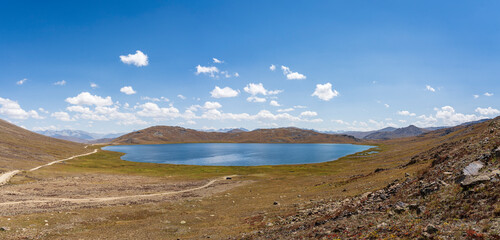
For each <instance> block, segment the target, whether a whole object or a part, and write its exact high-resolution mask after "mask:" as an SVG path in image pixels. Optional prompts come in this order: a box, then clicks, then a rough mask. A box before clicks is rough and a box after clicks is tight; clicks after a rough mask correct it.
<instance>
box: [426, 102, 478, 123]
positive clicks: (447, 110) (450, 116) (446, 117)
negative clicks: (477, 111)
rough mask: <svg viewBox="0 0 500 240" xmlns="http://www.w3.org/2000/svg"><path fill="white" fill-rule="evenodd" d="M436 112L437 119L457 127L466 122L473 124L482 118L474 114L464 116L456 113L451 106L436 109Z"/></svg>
mask: <svg viewBox="0 0 500 240" xmlns="http://www.w3.org/2000/svg"><path fill="white" fill-rule="evenodd" d="M434 110H435V111H436V116H435V117H436V118H437V119H440V120H442V121H443V123H444V124H447V125H457V124H461V123H465V122H471V121H476V120H479V119H480V117H478V116H476V115H474V114H462V113H457V112H455V109H454V108H453V107H451V106H444V107H441V108H434Z"/></svg>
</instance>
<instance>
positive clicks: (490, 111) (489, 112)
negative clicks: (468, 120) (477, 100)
mask: <svg viewBox="0 0 500 240" xmlns="http://www.w3.org/2000/svg"><path fill="white" fill-rule="evenodd" d="M476 112H478V113H479V114H481V115H498V114H500V111H499V110H498V109H494V108H492V107H488V108H480V107H478V108H476Z"/></svg>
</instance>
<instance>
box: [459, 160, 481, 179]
mask: <svg viewBox="0 0 500 240" xmlns="http://www.w3.org/2000/svg"><path fill="white" fill-rule="evenodd" d="M483 167H484V164H483V163H482V162H480V161H474V162H472V163H471V164H469V165H467V167H465V168H464V170H463V171H462V172H463V173H464V175H465V176H469V175H470V176H476V175H477V174H479V170H480V169H481V168H483Z"/></svg>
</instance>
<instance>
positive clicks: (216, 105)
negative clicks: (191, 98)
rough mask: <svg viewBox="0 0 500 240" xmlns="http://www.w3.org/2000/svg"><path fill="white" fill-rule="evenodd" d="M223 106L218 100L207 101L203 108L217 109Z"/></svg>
mask: <svg viewBox="0 0 500 240" xmlns="http://www.w3.org/2000/svg"><path fill="white" fill-rule="evenodd" d="M221 107H222V105H221V104H220V103H218V102H205V104H204V105H203V108H205V109H217V108H221Z"/></svg>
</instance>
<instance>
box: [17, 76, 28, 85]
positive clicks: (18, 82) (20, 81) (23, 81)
mask: <svg viewBox="0 0 500 240" xmlns="http://www.w3.org/2000/svg"><path fill="white" fill-rule="evenodd" d="M26 81H28V79H27V78H23V79H21V80H19V81H17V82H16V84H17V85H23V84H24V83H25V82H26Z"/></svg>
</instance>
